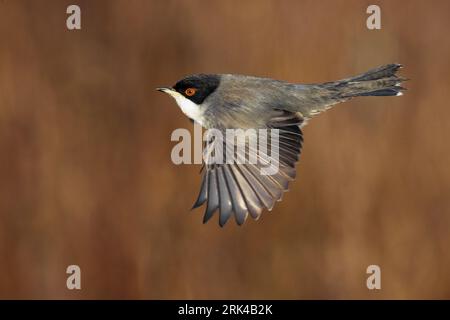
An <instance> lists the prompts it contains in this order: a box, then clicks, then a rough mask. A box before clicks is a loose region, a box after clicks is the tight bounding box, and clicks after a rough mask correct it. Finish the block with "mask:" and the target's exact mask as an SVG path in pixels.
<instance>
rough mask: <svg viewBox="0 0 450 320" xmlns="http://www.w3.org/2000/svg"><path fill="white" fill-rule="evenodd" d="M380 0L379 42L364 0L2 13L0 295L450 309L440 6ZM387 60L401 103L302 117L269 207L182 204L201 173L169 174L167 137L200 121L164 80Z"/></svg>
mask: <svg viewBox="0 0 450 320" xmlns="http://www.w3.org/2000/svg"><path fill="white" fill-rule="evenodd" d="M73 3H76V4H78V5H80V7H81V10H82V30H80V31H68V30H67V29H66V18H67V14H66V8H67V6H68V5H69V4H73ZM376 3H377V4H378V5H380V6H381V10H382V29H381V30H379V31H369V30H367V28H366V25H365V24H366V18H367V16H368V15H367V14H366V8H367V6H368V5H369V4H372V2H371V1H320V2H319V1H260V0H254V1H237V0H232V1H206V0H205V1H181V0H179V1H138V0H133V1H125V0H120V1H81V0H77V1H39V2H38V1H11V0H0V39H1V40H0V298H63V299H77V298H89V299H91V298H175V299H176V298H188V299H196V298H204V299H208V298H216V299H217V298H225V299H231V298H249V299H250V298H253V299H258V298H275V299H279V298H287V299H297V298H325V299H328V298H369V299H377V298H450V254H449V251H448V245H449V243H450V232H449V227H450V216H449V213H450V199H449V195H450V165H449V162H450V161H449V160H450V149H449V147H448V142H447V141H446V138H447V137H448V136H449V133H450V132H449V125H448V121H449V120H448V119H449V117H450V106H449V99H450V94H449V80H450V62H449V56H450V38H449V37H448V32H449V28H450V2H448V1H432V2H425V1H396V2H395V3H393V1H376ZM391 62H401V63H403V64H404V65H405V68H404V69H403V70H402V75H403V76H406V77H408V78H411V79H412V81H410V82H408V83H407V87H408V88H409V91H407V93H406V95H405V96H403V97H401V98H391V97H381V98H375V97H371V98H362V99H355V100H352V101H351V102H348V103H346V104H343V105H339V106H338V107H336V108H335V109H333V110H330V111H329V112H327V113H325V114H322V115H320V116H318V117H317V118H315V119H313V120H312V121H311V122H310V124H309V125H308V126H307V127H305V128H304V133H305V146H304V150H303V154H302V158H301V161H300V163H299V165H298V179H297V181H296V182H295V183H293V184H292V185H291V190H290V192H289V193H287V194H286V195H285V196H284V200H283V202H281V203H279V204H278V205H277V206H276V207H275V209H274V210H273V212H271V213H266V214H264V215H263V217H262V219H260V220H259V221H257V222H255V221H253V220H248V221H247V222H246V224H245V225H244V226H243V227H237V226H236V225H235V223H234V221H230V223H228V224H227V225H226V227H225V228H224V229H220V228H219V227H218V225H217V219H214V221H211V222H210V223H208V224H206V225H203V224H202V214H203V212H202V210H196V211H193V212H190V211H189V209H190V207H191V205H192V203H193V201H194V200H195V197H196V196H197V191H198V188H199V183H200V175H199V174H198V171H199V169H200V167H199V166H188V165H185V166H175V165H174V164H172V162H171V160H170V151H171V148H172V147H173V145H174V144H175V143H174V142H171V141H170V134H171V132H172V131H173V130H174V129H175V128H179V127H186V128H189V129H190V130H191V129H192V125H191V123H190V122H189V121H188V120H187V119H186V118H185V116H184V115H183V114H182V113H181V111H180V110H179V109H178V107H177V106H176V105H175V102H174V101H173V100H171V99H169V97H167V96H165V95H163V94H161V93H158V92H156V91H155V90H154V88H155V87H157V86H161V85H172V84H173V83H174V82H175V81H176V80H178V79H180V78H182V77H183V76H185V75H187V74H191V73H199V72H209V73H241V74H250V75H257V76H268V77H272V78H277V79H283V80H287V81H291V82H306V83H310V82H324V81H330V80H337V79H339V78H343V77H347V76H350V75H354V74H358V73H361V72H364V71H366V70H367V69H369V68H372V67H375V66H378V65H381V64H384V63H391ZM70 264H77V265H79V266H80V267H81V270H82V290H81V291H69V290H67V289H66V277H67V275H66V273H65V270H66V267H67V266H68V265H70ZM371 264H378V265H380V266H381V270H382V290H381V291H379V292H371V291H369V290H368V289H367V288H366V277H367V275H366V268H367V266H368V265H371Z"/></svg>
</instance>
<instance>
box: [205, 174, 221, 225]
mask: <svg viewBox="0 0 450 320" xmlns="http://www.w3.org/2000/svg"><path fill="white" fill-rule="evenodd" d="M218 207H219V195H218V192H217V177H216V169H215V168H212V169H210V170H209V171H208V202H207V204H206V210H205V215H204V217H203V223H206V222H208V220H209V219H211V217H212V216H213V214H214V212H215V211H216V210H217V209H218Z"/></svg>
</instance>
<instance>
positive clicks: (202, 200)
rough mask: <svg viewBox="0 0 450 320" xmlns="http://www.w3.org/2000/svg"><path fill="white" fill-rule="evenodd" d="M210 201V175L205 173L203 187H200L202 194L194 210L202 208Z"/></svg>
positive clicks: (200, 193)
mask: <svg viewBox="0 0 450 320" xmlns="http://www.w3.org/2000/svg"><path fill="white" fill-rule="evenodd" d="M207 199H208V175H207V173H206V171H205V173H204V174H203V177H202V185H201V187H200V192H199V194H198V197H197V200H196V201H195V203H194V205H193V206H192V209H195V208H198V207H200V206H201V205H202V204H204V203H205V201H206V200H207Z"/></svg>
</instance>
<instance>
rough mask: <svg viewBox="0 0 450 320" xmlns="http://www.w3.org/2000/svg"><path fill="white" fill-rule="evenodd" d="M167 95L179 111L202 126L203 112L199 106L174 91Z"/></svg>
mask: <svg viewBox="0 0 450 320" xmlns="http://www.w3.org/2000/svg"><path fill="white" fill-rule="evenodd" d="M168 93H169V94H170V95H171V96H172V97H173V98H174V99H175V101H176V102H177V104H178V106H179V107H180V109H181V111H183V113H184V114H185V115H186V116H188V117H189V118H191V119H192V120H194V121H196V122H198V123H199V124H201V125H202V124H203V111H202V110H201V107H200V106H199V105H197V104H195V103H194V102H192V101H191V100H189V99H187V98H185V97H183V95H181V94H180V93H178V92H176V91H170V92H168Z"/></svg>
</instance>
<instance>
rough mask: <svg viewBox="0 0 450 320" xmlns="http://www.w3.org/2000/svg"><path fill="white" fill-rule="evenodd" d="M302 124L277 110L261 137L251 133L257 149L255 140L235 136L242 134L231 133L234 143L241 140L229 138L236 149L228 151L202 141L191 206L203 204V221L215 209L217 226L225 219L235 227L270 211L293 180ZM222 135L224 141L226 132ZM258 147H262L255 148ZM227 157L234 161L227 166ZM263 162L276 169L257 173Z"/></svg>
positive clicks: (224, 146) (225, 146)
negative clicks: (219, 154) (199, 176)
mask: <svg viewBox="0 0 450 320" xmlns="http://www.w3.org/2000/svg"><path fill="white" fill-rule="evenodd" d="M302 122H303V118H302V117H301V116H300V115H299V114H296V113H292V112H287V111H281V110H277V111H276V113H275V114H274V116H273V117H271V119H270V120H269V121H268V122H267V124H266V130H267V131H266V132H267V135H261V134H260V135H257V136H258V137H257V139H258V144H257V146H258V148H257V149H258V150H255V148H254V146H255V143H252V142H254V140H252V139H254V138H256V137H255V136H250V137H249V136H248V135H247V136H245V137H240V136H239V135H242V134H243V133H242V132H241V133H240V134H239V133H238V134H236V136H237V139H236V140H238V141H239V140H240V141H241V142H240V143H239V142H236V140H234V141H235V143H236V145H235V147H236V149H235V147H234V146H233V145H231V147H230V143H227V142H226V141H227V139H225V138H224V139H210V140H208V141H207V142H206V147H205V155H204V161H205V164H204V166H203V168H202V174H203V176H202V184H201V189H200V193H199V195H198V198H197V201H196V202H195V204H194V206H193V208H197V207H199V206H201V205H203V204H206V210H205V215H204V218H203V222H204V223H206V222H207V221H208V220H209V219H211V217H212V216H213V215H214V213H215V212H216V211H218V212H219V225H220V226H224V225H225V223H226V222H227V221H228V219H229V218H230V217H231V216H234V218H235V220H236V222H237V224H238V225H241V224H243V223H244V221H245V220H246V218H247V217H248V215H250V216H251V217H252V218H253V219H258V218H259V217H260V216H261V213H262V211H263V209H264V208H266V209H268V210H269V211H270V210H271V209H272V208H273V206H274V205H275V202H276V201H280V200H281V197H282V195H283V192H285V191H287V190H288V184H289V182H290V181H292V180H294V178H295V174H296V172H295V164H296V162H297V161H298V160H299V155H300V151H301V148H302V143H303V136H302V131H301V129H300V126H301V124H302ZM222 133H223V135H224V137H225V136H226V133H225V132H224V131H222ZM239 138H242V139H239ZM233 139H234V138H233ZM219 144H220V145H219ZM262 145H265V146H266V148H261V146H262ZM275 145H278V148H276V146H275ZM239 146H244V147H245V148H244V149H245V152H244V153H242V152H241V153H240V154H238V153H237V152H236V150H237V148H238V147H239ZM262 149H266V150H262ZM277 149H278V150H277ZM217 150H221V151H219V152H222V154H223V157H222V161H217V159H216V157H215V156H216V154H217ZM227 152H228V153H227ZM252 152H253V153H252ZM243 154H245V156H246V157H245V159H244V158H243ZM231 155H232V156H233V157H234V160H235V161H234V162H233V163H227V160H228V159H230V158H231ZM252 155H253V156H256V160H257V161H256V162H255V161H250V157H251V156H252ZM236 160H237V161H236ZM239 160H240V161H239ZM269 164H275V165H276V166H278V170H275V171H272V172H271V173H273V172H275V173H273V174H263V171H264V168H268V167H269ZM266 173H268V172H266Z"/></svg>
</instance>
